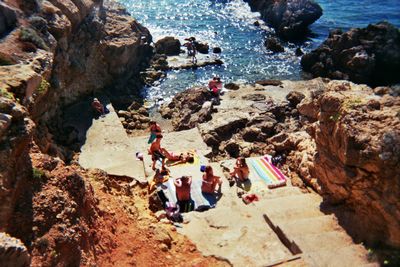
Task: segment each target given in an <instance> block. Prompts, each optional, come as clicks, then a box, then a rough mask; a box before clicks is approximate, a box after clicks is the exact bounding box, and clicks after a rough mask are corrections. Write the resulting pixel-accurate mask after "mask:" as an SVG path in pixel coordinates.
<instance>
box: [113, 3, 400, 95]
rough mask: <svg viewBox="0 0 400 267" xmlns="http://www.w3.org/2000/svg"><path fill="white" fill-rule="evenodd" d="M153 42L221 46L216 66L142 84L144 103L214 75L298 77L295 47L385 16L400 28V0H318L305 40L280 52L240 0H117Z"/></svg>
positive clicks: (242, 78) (309, 45)
mask: <svg viewBox="0 0 400 267" xmlns="http://www.w3.org/2000/svg"><path fill="white" fill-rule="evenodd" d="M119 2H120V3H121V4H123V5H124V6H125V7H126V8H127V10H128V11H129V12H130V13H131V14H132V16H133V17H134V18H136V19H137V20H138V21H139V22H140V23H142V24H143V25H144V26H145V27H147V28H148V29H149V30H150V32H151V34H152V35H153V39H154V40H155V41H156V40H158V39H160V38H162V37H164V36H175V37H177V38H179V39H181V40H183V39H184V38H187V37H189V36H194V37H196V39H197V40H199V41H203V42H207V43H209V45H210V47H216V46H218V47H221V49H222V54H221V55H220V57H221V59H222V60H223V61H224V63H225V64H224V65H223V66H220V67H212V66H209V67H205V68H199V69H197V70H181V71H172V72H169V73H168V75H167V78H166V79H165V80H163V81H162V82H161V83H160V84H158V85H157V86H153V87H151V88H143V92H142V94H143V96H144V97H145V98H146V99H148V100H149V101H154V100H155V99H162V100H168V99H170V98H171V97H172V96H173V95H175V94H176V93H177V92H180V91H182V90H184V89H186V88H188V87H191V86H194V85H204V84H206V82H207V80H208V79H209V78H210V77H211V76H212V75H214V74H217V75H219V76H221V77H222V79H223V81H224V82H230V81H241V82H254V81H256V80H259V79H266V78H276V79H292V80H298V79H301V78H302V73H301V68H300V58H299V57H296V56H295V53H294V51H295V49H296V48H297V47H301V48H302V50H303V51H305V52H307V51H310V50H311V49H313V48H315V47H317V46H318V45H319V44H320V43H321V42H323V41H324V40H325V39H326V37H327V35H328V33H329V30H330V29H333V28H341V29H344V30H347V29H349V28H351V27H365V26H367V25H368V24H369V23H376V22H379V21H381V20H387V21H389V22H391V23H392V24H394V25H396V26H397V27H399V26H400V0H375V1H373V0H358V1H355V0H318V1H317V2H318V3H319V4H320V5H321V7H322V9H323V11H324V14H323V15H322V17H321V18H320V19H319V20H317V21H316V22H315V23H314V24H313V25H311V27H310V29H311V32H312V34H311V35H310V36H309V38H308V39H307V40H305V41H304V42H301V43H298V44H294V43H285V44H284V45H285V49H286V51H285V52H284V53H279V54H273V53H271V52H269V51H267V50H266V49H265V47H264V40H265V38H266V37H267V36H269V35H271V34H272V33H273V30H272V29H270V28H269V27H268V26H267V25H262V26H261V27H256V26H254V25H253V23H254V22H255V21H256V20H259V13H254V12H251V11H250V7H249V6H248V5H247V4H246V3H245V2H243V0H230V1H229V0H119Z"/></svg>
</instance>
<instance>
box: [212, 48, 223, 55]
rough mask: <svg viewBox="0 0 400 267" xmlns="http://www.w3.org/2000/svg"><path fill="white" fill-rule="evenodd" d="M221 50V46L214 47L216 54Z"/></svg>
mask: <svg viewBox="0 0 400 267" xmlns="http://www.w3.org/2000/svg"><path fill="white" fill-rule="evenodd" d="M221 52H222V50H221V48H220V47H214V48H213V53H214V54H220V53H221Z"/></svg>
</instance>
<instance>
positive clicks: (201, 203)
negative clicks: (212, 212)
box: [158, 179, 217, 210]
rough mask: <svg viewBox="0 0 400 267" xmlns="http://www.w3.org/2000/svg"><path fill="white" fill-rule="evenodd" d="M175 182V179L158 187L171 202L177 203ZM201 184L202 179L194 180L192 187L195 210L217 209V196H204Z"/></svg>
mask: <svg viewBox="0 0 400 267" xmlns="http://www.w3.org/2000/svg"><path fill="white" fill-rule="evenodd" d="M173 180H174V179H169V180H168V181H167V182H165V183H164V184H163V186H161V185H158V187H159V188H160V189H162V190H163V191H164V194H165V196H166V197H167V198H168V200H169V201H172V202H174V203H176V202H177V199H176V191H175V185H174V181H173ZM201 183H202V180H201V179H193V181H192V186H191V188H190V195H191V198H192V200H193V201H194V209H195V210H205V209H209V208H213V207H215V205H216V203H217V198H216V196H215V195H214V194H203V193H202V192H201Z"/></svg>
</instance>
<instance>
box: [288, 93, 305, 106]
mask: <svg viewBox="0 0 400 267" xmlns="http://www.w3.org/2000/svg"><path fill="white" fill-rule="evenodd" d="M304 98H305V95H304V94H303V93H300V92H297V91H291V92H290V93H289V94H287V96H286V99H287V100H288V101H289V103H290V105H291V106H292V107H296V106H297V104H299V103H300V102H301V100H303V99H304Z"/></svg>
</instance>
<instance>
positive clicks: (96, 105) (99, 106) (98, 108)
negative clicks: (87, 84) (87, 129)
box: [92, 98, 105, 117]
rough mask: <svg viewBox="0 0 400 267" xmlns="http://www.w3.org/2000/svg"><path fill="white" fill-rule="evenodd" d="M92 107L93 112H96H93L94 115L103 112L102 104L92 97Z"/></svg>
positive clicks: (99, 114)
mask: <svg viewBox="0 0 400 267" xmlns="http://www.w3.org/2000/svg"><path fill="white" fill-rule="evenodd" d="M92 108H93V110H94V112H95V113H96V114H95V115H96V117H97V116H101V115H104V114H105V112H104V106H103V104H101V103H100V101H99V100H98V99H97V98H93V101H92Z"/></svg>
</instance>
